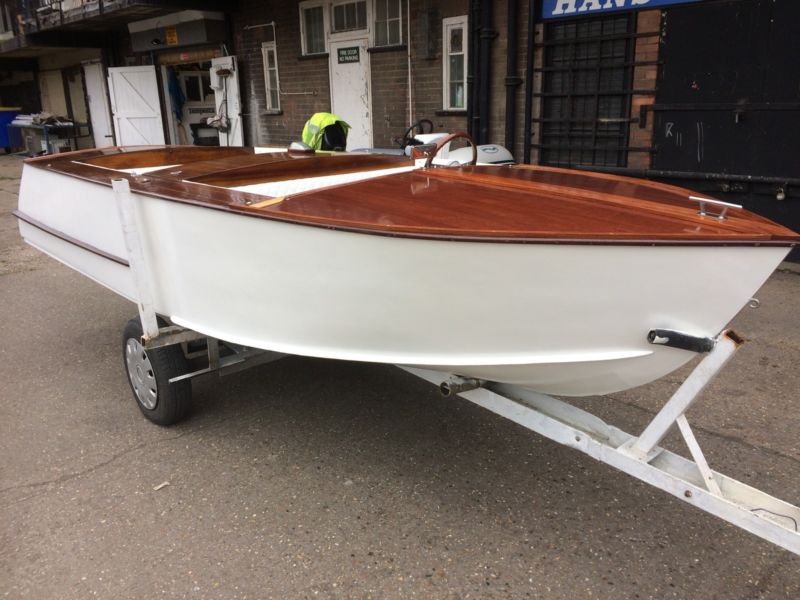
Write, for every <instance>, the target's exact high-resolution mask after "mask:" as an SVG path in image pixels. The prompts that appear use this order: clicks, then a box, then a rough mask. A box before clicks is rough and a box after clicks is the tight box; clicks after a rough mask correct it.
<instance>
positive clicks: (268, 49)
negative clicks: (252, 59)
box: [261, 42, 281, 111]
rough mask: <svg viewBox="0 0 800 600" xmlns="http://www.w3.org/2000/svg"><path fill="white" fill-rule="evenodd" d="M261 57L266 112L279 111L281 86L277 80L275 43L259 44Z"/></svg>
mask: <svg viewBox="0 0 800 600" xmlns="http://www.w3.org/2000/svg"><path fill="white" fill-rule="evenodd" d="M261 55H262V56H263V57H264V87H265V89H266V92H267V110H269V111H279V110H280V109H281V84H280V79H278V51H277V49H276V47H275V42H264V43H263V44H261Z"/></svg>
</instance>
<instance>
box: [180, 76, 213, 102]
mask: <svg viewBox="0 0 800 600" xmlns="http://www.w3.org/2000/svg"><path fill="white" fill-rule="evenodd" d="M179 79H180V81H181V83H182V86H183V95H184V97H185V99H186V103H187V104H209V103H211V104H213V103H214V90H213V89H211V76H210V75H209V74H208V71H180V75H179Z"/></svg>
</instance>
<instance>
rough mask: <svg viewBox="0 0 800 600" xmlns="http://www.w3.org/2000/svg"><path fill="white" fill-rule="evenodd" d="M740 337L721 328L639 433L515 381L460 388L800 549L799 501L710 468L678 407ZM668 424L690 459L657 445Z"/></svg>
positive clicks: (440, 376)
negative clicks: (681, 439) (710, 346)
mask: <svg viewBox="0 0 800 600" xmlns="http://www.w3.org/2000/svg"><path fill="white" fill-rule="evenodd" d="M740 344H741V340H740V339H739V338H738V337H736V336H735V334H733V333H732V332H725V333H724V334H723V335H722V336H720V338H719V339H718V341H717V344H716V346H715V348H714V350H713V351H712V352H711V353H710V354H708V355H707V356H706V357H705V358H704V359H703V360H702V361H701V362H700V363H699V364H698V365H697V367H696V368H695V370H694V371H693V372H692V374H691V375H690V376H689V377H688V378H687V379H686V381H685V382H684V383H683V385H681V387H680V388H679V389H678V390H677V391H676V392H675V394H674V395H673V396H672V398H670V400H669V401H668V402H667V403H666V404H665V405H664V407H663V408H662V409H661V411H659V413H658V414H657V415H656V416H655V417H654V418H653V420H652V421H651V422H650V424H649V425H648V426H647V427H646V428H645V430H644V432H643V433H642V434H641V435H639V436H635V435H631V434H629V433H626V432H624V431H622V430H620V429H618V428H616V427H614V426H613V425H609V424H608V423H606V422H605V421H603V420H602V419H600V418H598V417H596V416H595V415H593V414H591V413H589V412H586V411H584V410H581V409H579V408H577V407H575V406H573V405H571V404H568V403H567V402H564V401H563V400H558V399H556V398H553V397H552V396H547V395H545V394H539V393H537V392H534V391H531V390H528V389H524V388H520V387H517V386H513V385H507V384H497V383H487V384H486V386H485V387H481V388H478V389H471V390H467V391H462V392H459V395H460V396H462V397H464V398H465V399H467V400H469V401H470V402H473V403H475V404H477V405H478V406H481V407H483V408H486V409H487V410H490V411H492V412H493V413H495V414H498V415H500V416H503V417H506V418H507V419H510V420H512V421H514V422H515V423H517V424H519V425H522V426H523V427H525V428H527V429H530V430H531V431H534V432H536V433H539V434H541V435H543V436H545V437H546V438H549V439H551V440H553V441H555V442H558V443H559V444H563V445H565V446H569V447H570V448H575V449H576V450H580V451H581V452H583V453H585V454H587V455H589V456H591V457H592V458H594V459H596V460H599V461H601V462H604V463H606V464H608V465H611V466H612V467H614V468H616V469H619V470H620V471H622V472H624V473H627V474H628V475H631V476H633V477H636V478H637V479H640V480H642V481H644V482H645V483H648V484H650V485H652V486H654V487H657V488H659V489H661V490H664V491H665V492H668V493H670V494H672V495H673V496H675V497H676V498H680V499H681V500H683V501H684V502H688V503H689V504H692V505H693V506H696V507H697V508H700V509H702V510H704V511H706V512H709V513H711V514H713V515H715V516H717V517H719V518H721V519H723V520H725V521H728V522H729V523H732V524H733V525H736V526H737V527H740V528H742V529H744V530H746V531H749V532H750V533H752V534H754V535H757V536H758V537H760V538H763V539H765V540H768V541H770V542H772V543H774V544H777V545H778V546H781V547H782V548H785V549H787V550H789V551H790V552H794V553H795V554H800V531H798V525H799V524H800V508H798V507H797V506H794V505H792V504H789V503H788V502H784V501H783V500H779V499H778V498H774V497H772V496H770V495H769V494H766V493H764V492H762V491H760V490H757V489H755V488H752V487H750V486H749V485H746V484H744V483H741V482H740V481H737V480H735V479H733V478H731V477H728V476H726V475H723V474H721V473H718V472H716V471H713V470H712V469H711V468H710V467H709V466H708V463H707V461H706V459H705V457H704V456H703V452H702V450H701V449H700V445H699V444H698V443H697V440H696V439H695V437H694V434H693V433H692V430H691V428H690V427H689V423H688V421H687V420H686V416H685V415H684V413H685V412H686V411H687V410H688V409H689V407H690V406H691V405H692V404H693V403H694V402H695V401H696V400H697V398H698V397H699V394H700V392H702V390H703V388H705V386H706V385H707V384H708V383H709V382H710V381H711V380H712V379H713V378H714V376H715V375H716V374H717V373H719V371H720V369H721V368H722V367H723V366H724V365H725V364H726V363H727V362H728V360H729V359H730V358H731V356H732V355H733V354H734V353H735V351H736V350H737V349H738V347H739V346H740ZM401 368H402V369H404V370H405V371H408V372H409V373H412V374H413V375H416V376H418V377H421V378H422V379H425V380H426V381H429V382H431V383H433V384H435V385H437V386H438V385H440V384H441V383H442V382H443V381H446V380H447V379H448V378H449V375H447V374H444V373H441V372H438V371H429V370H426V369H419V368H413V367H401ZM673 425H677V426H678V428H679V429H680V431H681V433H682V434H683V437H684V440H685V441H686V444H687V446H688V447H689V451H690V453H691V455H692V458H693V460H689V459H686V458H684V457H682V456H680V455H678V454H675V453H674V452H670V451H669V450H666V449H664V448H662V447H660V446H658V444H659V443H660V442H661V440H662V439H663V437H664V436H665V435H666V434H667V432H668V431H669V430H670V428H671V427H672V426H673Z"/></svg>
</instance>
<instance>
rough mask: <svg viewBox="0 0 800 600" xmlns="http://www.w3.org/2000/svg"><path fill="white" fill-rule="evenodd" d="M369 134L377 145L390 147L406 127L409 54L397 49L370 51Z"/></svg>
mask: <svg viewBox="0 0 800 600" xmlns="http://www.w3.org/2000/svg"><path fill="white" fill-rule="evenodd" d="M370 67H371V69H372V138H373V145H374V146H375V147H376V148H391V147H395V146H396V144H395V143H394V142H393V141H392V138H395V137H400V136H402V134H403V132H404V131H405V129H406V128H407V127H408V125H409V124H408V55H407V54H406V46H403V47H401V48H400V49H398V50H391V51H388V52H387V51H382V52H371V53H370Z"/></svg>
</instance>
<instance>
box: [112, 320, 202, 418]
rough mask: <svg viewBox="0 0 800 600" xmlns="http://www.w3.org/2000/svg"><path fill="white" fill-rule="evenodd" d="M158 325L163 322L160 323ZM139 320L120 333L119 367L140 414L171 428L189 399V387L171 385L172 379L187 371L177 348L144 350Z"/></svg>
mask: <svg viewBox="0 0 800 600" xmlns="http://www.w3.org/2000/svg"><path fill="white" fill-rule="evenodd" d="M159 325H161V326H163V325H164V322H163V321H162V320H161V319H159ZM143 332H144V330H143V329H142V324H141V321H139V317H136V318H133V319H131V320H130V321H128V323H127V325H125V329H124V330H123V333H122V363H123V365H124V366H125V372H126V373H127V376H128V384H129V385H130V386H131V391H132V392H133V397H134V399H135V400H136V404H137V406H138V407H139V410H141V411H142V414H143V415H144V416H145V417H147V419H149V420H150V421H152V422H153V423H155V424H157V425H164V426H166V425H174V424H175V423H177V422H179V421H180V420H181V419H183V418H184V417H185V416H186V415H187V413H188V411H189V404H190V402H191V399H192V383H191V382H190V381H180V382H178V383H170V382H169V380H170V379H171V378H172V377H176V376H178V375H183V374H184V373H187V372H188V371H189V363H188V361H187V360H186V357H185V356H184V355H183V350H181V348H180V346H166V347H164V348H154V349H150V350H145V349H144V348H143V347H142V344H141V339H142V334H143Z"/></svg>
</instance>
